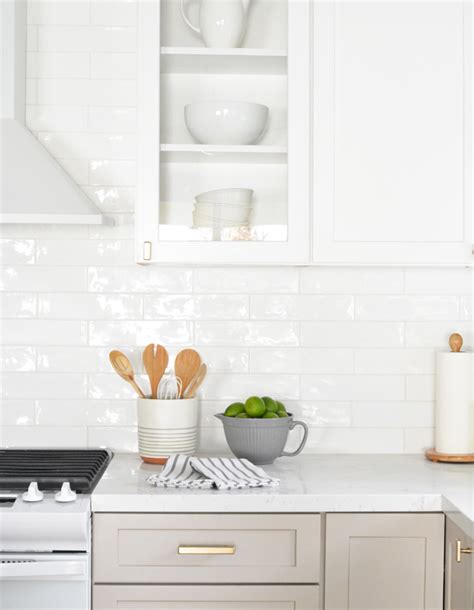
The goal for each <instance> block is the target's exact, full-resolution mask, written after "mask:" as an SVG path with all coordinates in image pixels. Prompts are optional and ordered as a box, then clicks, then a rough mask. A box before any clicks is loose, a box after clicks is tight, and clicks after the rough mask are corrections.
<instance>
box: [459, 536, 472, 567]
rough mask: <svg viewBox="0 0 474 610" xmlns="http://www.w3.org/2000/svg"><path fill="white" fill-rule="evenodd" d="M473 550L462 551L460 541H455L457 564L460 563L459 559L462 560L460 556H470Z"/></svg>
mask: <svg viewBox="0 0 474 610" xmlns="http://www.w3.org/2000/svg"><path fill="white" fill-rule="evenodd" d="M473 552H474V551H473V550H472V549H467V548H466V549H463V548H462V542H461V541H460V540H456V561H457V563H461V559H462V555H463V554H464V555H472V554H473Z"/></svg>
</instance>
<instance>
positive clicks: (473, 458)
mask: <svg viewBox="0 0 474 610" xmlns="http://www.w3.org/2000/svg"><path fill="white" fill-rule="evenodd" d="M463 342H464V340H463V338H462V335H460V334H459V333H453V334H452V335H451V336H450V337H449V347H450V348H451V351H452V352H456V353H457V352H460V351H461V349H462V346H463ZM425 456H426V457H427V458H428V459H429V460H431V461H432V462H448V463H458V464H471V463H474V453H465V454H450V453H439V452H438V451H436V450H435V449H428V450H427V451H425Z"/></svg>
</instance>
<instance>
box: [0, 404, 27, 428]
mask: <svg viewBox="0 0 474 610" xmlns="http://www.w3.org/2000/svg"><path fill="white" fill-rule="evenodd" d="M34 424H35V401H34V400H5V399H2V400H1V401H0V428H1V426H32V425H34ZM0 436H1V430H0Z"/></svg>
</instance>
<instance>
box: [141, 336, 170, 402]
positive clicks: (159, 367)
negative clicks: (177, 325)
mask: <svg viewBox="0 0 474 610" xmlns="http://www.w3.org/2000/svg"><path fill="white" fill-rule="evenodd" d="M168 361H169V356H168V352H167V351H166V349H165V348H164V347H163V346H162V345H157V346H156V350H155V345H154V344H153V343H150V345H147V346H146V347H145V350H144V352H143V364H144V366H145V370H146V372H147V374H148V378H149V380H150V389H151V397H152V398H156V397H157V394H158V386H159V385H160V381H161V378H162V377H163V374H164V372H165V371H166V367H167V366H168Z"/></svg>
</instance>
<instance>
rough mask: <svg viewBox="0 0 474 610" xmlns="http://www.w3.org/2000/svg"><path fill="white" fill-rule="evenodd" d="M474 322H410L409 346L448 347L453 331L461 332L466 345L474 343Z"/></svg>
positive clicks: (407, 326) (408, 328)
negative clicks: (473, 323)
mask: <svg viewBox="0 0 474 610" xmlns="http://www.w3.org/2000/svg"><path fill="white" fill-rule="evenodd" d="M473 331H474V328H473V325H472V322H458V321H457V320H451V321H446V322H408V323H407V325H406V344H407V347H431V348H436V349H448V341H449V336H450V335H451V333H455V332H456V333H461V334H462V335H463V337H464V343H465V345H466V346H468V345H473V338H474V334H473Z"/></svg>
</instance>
